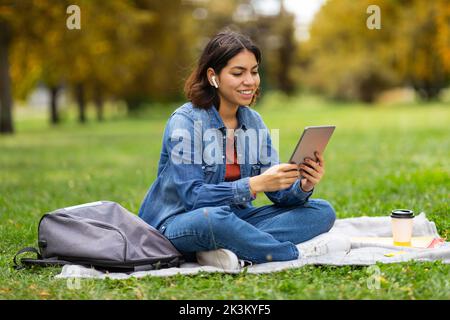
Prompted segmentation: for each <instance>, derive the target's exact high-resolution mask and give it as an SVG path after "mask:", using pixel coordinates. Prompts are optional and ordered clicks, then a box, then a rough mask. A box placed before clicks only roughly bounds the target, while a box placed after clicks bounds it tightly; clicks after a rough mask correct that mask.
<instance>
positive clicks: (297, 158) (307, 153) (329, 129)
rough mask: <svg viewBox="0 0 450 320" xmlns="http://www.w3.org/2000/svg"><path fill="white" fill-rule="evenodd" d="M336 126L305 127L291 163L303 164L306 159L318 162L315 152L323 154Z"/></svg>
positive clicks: (290, 160)
mask: <svg viewBox="0 0 450 320" xmlns="http://www.w3.org/2000/svg"><path fill="white" fill-rule="evenodd" d="M335 128H336V126H311V127H305V130H303V134H302V136H301V137H300V139H299V140H298V142H297V146H296V147H295V149H294V152H293V153H292V156H291V157H290V159H289V163H296V164H301V163H303V162H304V161H305V160H304V159H305V158H310V159H312V160H315V161H317V159H316V156H315V155H314V152H315V151H318V152H320V153H321V154H323V152H324V151H325V147H326V146H327V144H328V141H330V138H331V135H332V134H333V132H334V129H335Z"/></svg>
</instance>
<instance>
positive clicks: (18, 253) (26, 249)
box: [13, 247, 42, 270]
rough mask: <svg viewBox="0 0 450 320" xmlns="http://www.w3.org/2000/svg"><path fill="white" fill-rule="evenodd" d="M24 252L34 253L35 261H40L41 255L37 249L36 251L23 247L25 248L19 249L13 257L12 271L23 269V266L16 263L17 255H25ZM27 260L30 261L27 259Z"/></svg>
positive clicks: (32, 248)
mask: <svg viewBox="0 0 450 320" xmlns="http://www.w3.org/2000/svg"><path fill="white" fill-rule="evenodd" d="M26 252H32V253H36V255H37V259H39V260H41V259H42V256H41V253H40V252H39V251H38V249H36V248H34V247H25V248H23V249H20V250H19V251H17V253H16V255H15V256H14V260H13V261H14V266H13V268H14V269H16V270H20V269H23V268H25V265H23V264H21V265H20V264H18V263H17V256H19V255H21V254H23V253H26ZM29 260H31V259H29Z"/></svg>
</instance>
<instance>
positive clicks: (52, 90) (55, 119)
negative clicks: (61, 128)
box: [49, 86, 60, 124]
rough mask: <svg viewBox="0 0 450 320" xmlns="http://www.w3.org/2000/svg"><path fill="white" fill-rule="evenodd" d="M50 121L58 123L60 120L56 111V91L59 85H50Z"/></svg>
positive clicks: (57, 91)
mask: <svg viewBox="0 0 450 320" xmlns="http://www.w3.org/2000/svg"><path fill="white" fill-rule="evenodd" d="M49 90H50V123H51V124H58V123H59V122H60V119H59V113H58V93H59V90H60V87H59V86H50V88H49Z"/></svg>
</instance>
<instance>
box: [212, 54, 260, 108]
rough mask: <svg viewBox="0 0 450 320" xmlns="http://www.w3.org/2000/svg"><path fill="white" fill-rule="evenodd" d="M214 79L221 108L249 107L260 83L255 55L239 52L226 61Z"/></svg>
mask: <svg viewBox="0 0 450 320" xmlns="http://www.w3.org/2000/svg"><path fill="white" fill-rule="evenodd" d="M216 79H217V80H218V81H217V82H218V84H219V89H218V92H219V97H220V106H221V107H222V106H223V105H225V106H228V107H237V106H239V105H244V106H247V105H249V104H250V103H251V102H252V99H253V96H254V94H255V92H256V89H257V88H258V87H259V83H260V79H259V73H258V62H257V61H256V58H255V55H254V54H253V53H252V52H251V51H248V50H243V51H241V52H240V53H238V54H237V55H235V56H234V57H233V58H231V59H230V60H229V61H228V63H227V65H226V66H225V67H224V68H223V69H222V71H221V72H220V74H219V75H218V76H217V75H216Z"/></svg>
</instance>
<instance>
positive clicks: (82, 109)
mask: <svg viewBox="0 0 450 320" xmlns="http://www.w3.org/2000/svg"><path fill="white" fill-rule="evenodd" d="M75 96H76V100H77V104H78V121H79V122H81V123H85V122H86V101H85V96H84V85H83V84H82V83H79V84H77V85H76V87H75Z"/></svg>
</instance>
